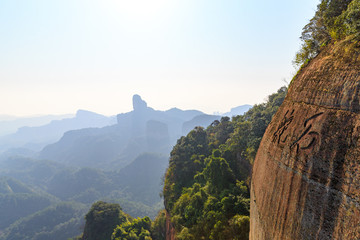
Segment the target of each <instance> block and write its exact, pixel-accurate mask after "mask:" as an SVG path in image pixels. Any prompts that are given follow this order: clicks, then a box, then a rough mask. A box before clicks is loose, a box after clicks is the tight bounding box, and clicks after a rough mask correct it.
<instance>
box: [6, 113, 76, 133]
mask: <svg viewBox="0 0 360 240" xmlns="http://www.w3.org/2000/svg"><path fill="white" fill-rule="evenodd" d="M71 117H74V115H73V114H66V115H45V116H34V117H16V116H10V115H0V136H4V135H8V134H12V133H15V132H16V131H17V130H18V129H19V128H21V127H24V126H27V127H38V126H42V125H45V124H48V123H50V122H51V121H53V120H61V119H64V118H71Z"/></svg>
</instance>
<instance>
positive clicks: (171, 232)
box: [166, 211, 175, 240]
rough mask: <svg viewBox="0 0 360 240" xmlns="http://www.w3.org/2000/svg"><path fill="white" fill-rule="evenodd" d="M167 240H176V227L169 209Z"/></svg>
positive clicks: (167, 214)
mask: <svg viewBox="0 0 360 240" xmlns="http://www.w3.org/2000/svg"><path fill="white" fill-rule="evenodd" d="M166 240H175V229H174V226H173V224H172V222H171V216H170V213H169V212H168V211H166Z"/></svg>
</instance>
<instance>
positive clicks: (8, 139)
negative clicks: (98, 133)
mask: <svg viewBox="0 0 360 240" xmlns="http://www.w3.org/2000/svg"><path fill="white" fill-rule="evenodd" d="M64 116H67V115H64ZM52 118H55V119H56V120H51V121H50V122H49V123H47V124H45V125H41V126H33V127H31V126H24V127H20V128H19V129H18V130H17V131H16V132H15V133H13V134H9V135H6V136H2V137H0V152H1V151H5V150H8V149H11V148H26V149H29V150H33V151H40V150H41V149H42V148H43V147H44V146H46V145H48V144H50V143H54V142H56V141H58V140H59V139H60V138H61V137H62V136H63V134H64V133H65V132H67V131H69V130H74V129H81V128H87V127H104V126H107V125H112V124H114V123H115V122H116V119H115V117H106V116H103V115H100V114H97V113H93V112H89V111H85V110H79V111H77V113H76V115H75V116H74V117H70V118H63V119H57V118H59V116H57V117H55V116H44V117H38V118H31V119H17V120H14V121H10V122H7V123H9V124H12V126H15V125H16V124H19V123H24V124H31V123H32V125H34V124H36V125H37V124H39V123H40V122H44V121H48V120H50V119H52ZM5 125H6V124H5V123H4V122H0V127H4V126H5ZM12 151H14V150H12ZM21 151H23V150H21Z"/></svg>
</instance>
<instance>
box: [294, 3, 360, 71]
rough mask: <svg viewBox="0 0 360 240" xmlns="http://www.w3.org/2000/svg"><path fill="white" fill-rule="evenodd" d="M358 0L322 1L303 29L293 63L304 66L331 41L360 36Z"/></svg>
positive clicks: (359, 5)
mask: <svg viewBox="0 0 360 240" xmlns="http://www.w3.org/2000/svg"><path fill="white" fill-rule="evenodd" d="M359 33H360V0H322V1H321V2H320V4H319V5H318V8H317V11H316V13H315V16H314V17H313V18H312V19H311V20H310V22H309V24H307V25H306V26H305V27H304V28H303V32H302V35H301V40H302V41H303V44H302V47H301V49H300V51H299V52H298V53H297V54H296V57H295V60H294V63H295V64H297V65H302V64H304V63H305V64H306V63H307V62H308V61H309V60H311V59H312V58H314V57H315V56H317V55H318V54H319V53H320V51H321V49H322V47H324V46H326V45H327V44H328V43H330V42H331V41H338V40H342V39H345V38H346V37H348V36H354V37H355V38H359V37H360V35H359Z"/></svg>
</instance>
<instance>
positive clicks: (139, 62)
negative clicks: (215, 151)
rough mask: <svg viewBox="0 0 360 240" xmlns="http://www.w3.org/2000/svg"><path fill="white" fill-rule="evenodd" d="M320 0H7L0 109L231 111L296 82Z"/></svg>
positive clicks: (1, 32) (3, 1) (2, 10)
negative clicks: (137, 101)
mask: <svg viewBox="0 0 360 240" xmlns="http://www.w3.org/2000/svg"><path fill="white" fill-rule="evenodd" d="M318 2H319V1H318V0H301V1H298V0H297V1H296V0H275V1H268V0H258V1H244V0H153V1H151V0H128V1H124V0H98V1H95V0H51V1H50V0H0V84H1V85H0V86H1V88H0V114H11V115H33V114H62V113H73V112H75V111H76V110H77V109H87V110H90V111H95V112H98V113H102V114H106V115H111V114H117V113H120V112H126V111H130V110H131V109H132V105H131V97H132V95H133V94H139V95H141V96H142V97H143V99H144V100H146V101H147V102H148V105H149V106H151V107H153V108H155V109H162V110H165V109H169V108H171V107H178V108H181V109H198V110H202V111H204V112H207V113H213V112H214V111H220V112H226V111H228V110H229V109H230V108H231V107H235V106H238V105H242V104H255V103H260V102H263V101H264V99H265V97H266V96H267V95H269V94H271V93H272V92H274V91H276V90H277V89H278V88H279V87H280V86H282V85H284V84H285V83H284V81H283V79H286V81H290V79H291V77H292V75H293V73H294V71H295V69H294V67H293V66H292V60H293V57H294V55H295V53H296V51H297V50H298V49H299V47H300V41H299V36H300V34H301V29H302V27H303V26H304V25H305V24H307V22H308V21H309V19H310V18H311V17H312V16H313V14H314V11H315V10H316V5H317V4H318Z"/></svg>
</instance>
